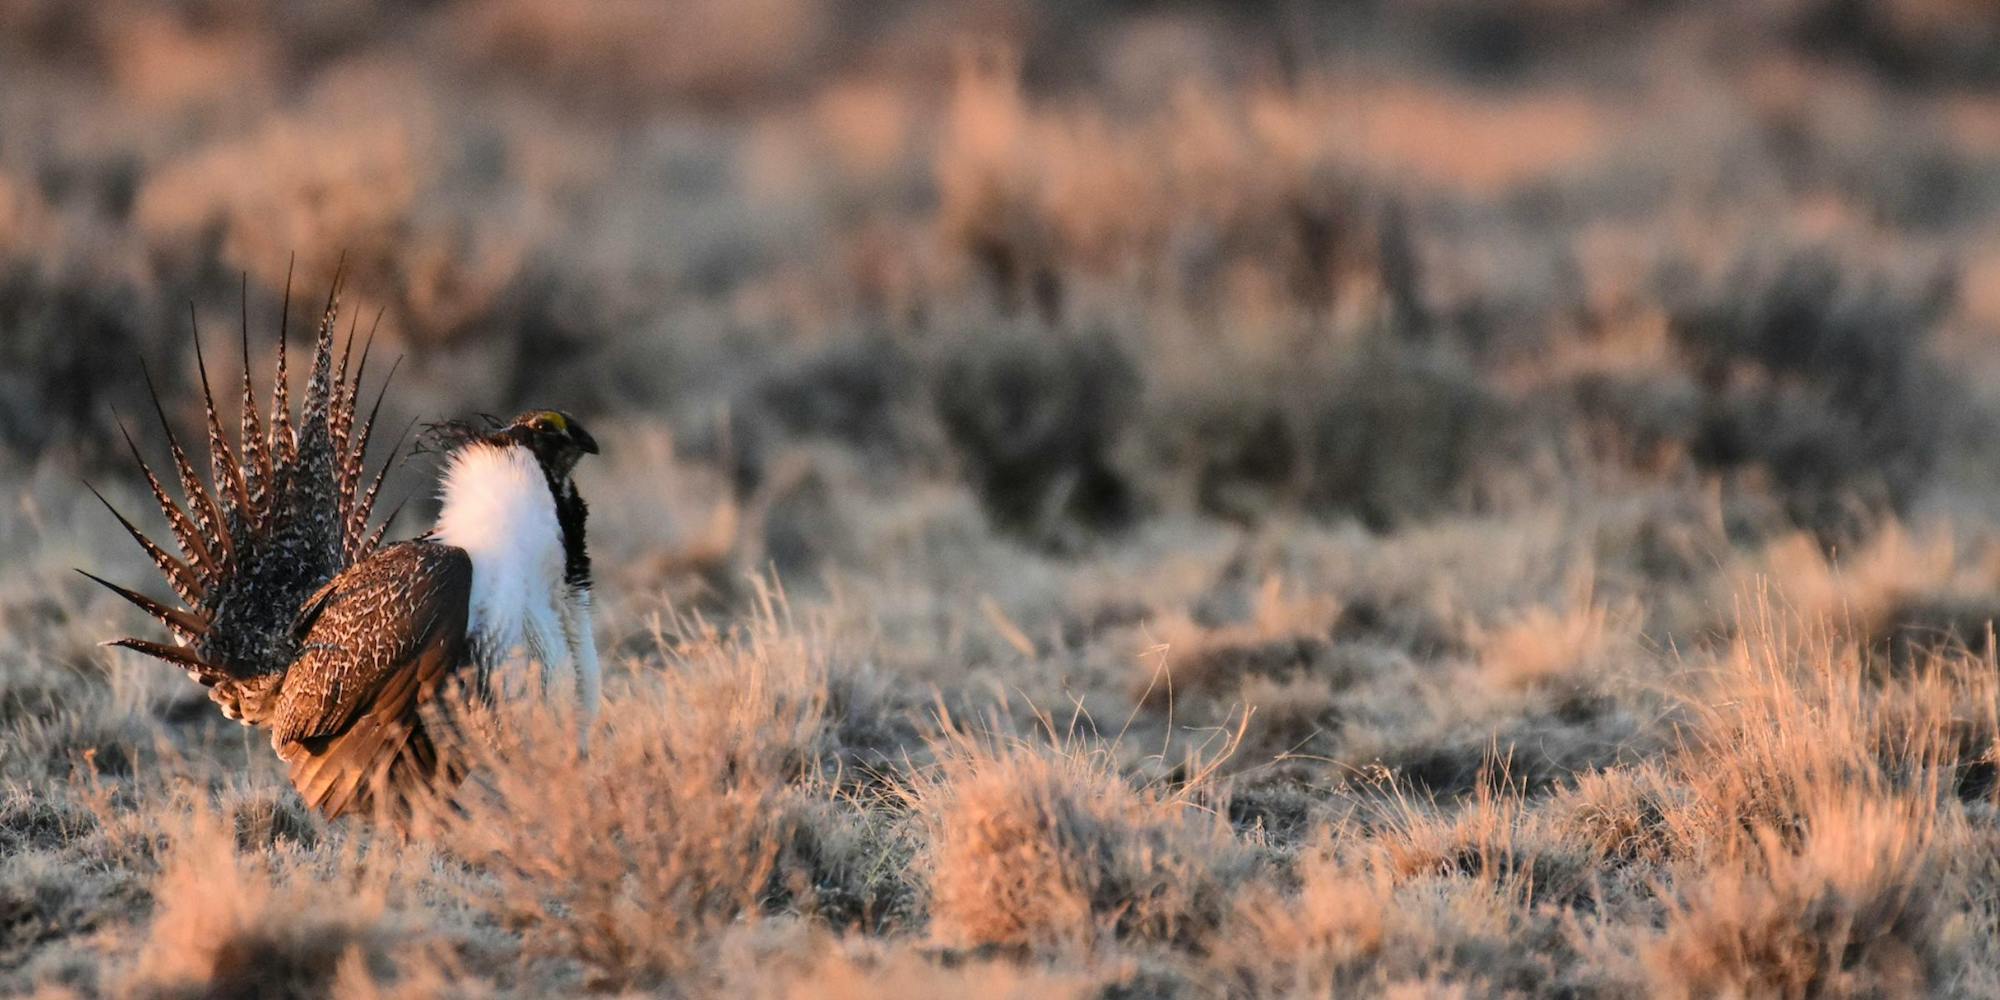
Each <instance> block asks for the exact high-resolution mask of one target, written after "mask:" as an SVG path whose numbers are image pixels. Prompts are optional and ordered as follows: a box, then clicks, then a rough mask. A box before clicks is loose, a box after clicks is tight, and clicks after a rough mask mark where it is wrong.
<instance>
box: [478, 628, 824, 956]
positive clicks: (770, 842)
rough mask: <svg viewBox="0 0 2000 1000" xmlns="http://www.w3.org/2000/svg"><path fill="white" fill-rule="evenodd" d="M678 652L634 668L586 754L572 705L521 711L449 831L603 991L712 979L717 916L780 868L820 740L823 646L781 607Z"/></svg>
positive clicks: (491, 894) (507, 898) (524, 942)
mask: <svg viewBox="0 0 2000 1000" xmlns="http://www.w3.org/2000/svg"><path fill="white" fill-rule="evenodd" d="M663 654H664V655H666V656H667V657H668V661H669V662H670V663H671V664H672V665H673V669H671V670H662V669H660V665H659V664H654V665H653V666H652V667H651V668H650V669H646V670H643V671H641V672H639V673H637V674H636V675H635V676H634V677H632V678H631V680H630V682H629V685H630V687H629V690H628V691H626V692H625V693H623V694H622V695H620V696H619V697H618V698H617V699H616V701H615V703H614V704H616V706H617V707H618V711H617V712H616V713H615V714H610V715H608V716H607V718H606V719H605V720H604V721H603V723H602V724H601V725H600V726H599V727H598V731H597V732H596V733H595V734H594V735H593V736H592V740H591V744H592V745H591V748H590V753H589V755H588V756H584V755H581V754H580V753H579V748H578V746H577V743H576V740H575V739H574V737H573V736H572V735H571V734H572V733H573V732H574V729H573V727H572V725H570V724H569V722H570V720H568V719H567V718H565V717H563V716H561V715H559V714H549V715H547V716H543V717H537V718H533V719H529V720H526V721H525V723H522V724H518V725H516V726H513V727H507V728H513V729H514V731H513V732H512V733H511V734H509V735H504V736H502V737H501V739H502V743H501V745H500V747H499V748H498V749H496V750H494V751H493V752H492V754H491V755H490V760H491V763H492V764H493V765H494V766H493V767H491V768H490V769H489V773H490V774H491V779H490V780H489V781H485V782H481V783H480V786H479V787H476V788H474V789H472V790H471V791H469V792H468V794H467V795H466V796H465V801H464V804H463V811H462V813H459V814H456V815H452V816H448V817H445V818H444V819H443V821H442V824H443V825H442V827H441V829H440V836H441V838H442V842H443V843H445V844H448V845H450V849H451V851H452V852H453V853H454V854H456V855H458V856H459V857H461V858H463V859H465V861H466V862H468V863H470V864H472V865H475V866H477V867H478V869H479V871H480V873H481V874H480V875H479V876H478V877H476V878H473V879H469V880H467V882H466V883H465V886H464V888H465V891H466V892H467V895H468V902H469V903H470V904H471V905H473V906H475V907H477V908H479V909H481V910H484V911H486V912H488V913H490V914H492V915H493V917H495V918H496V919H499V920H501V921H502V922H503V923H505V924H506V925H507V926H509V927H514V928H518V930H519V932H520V934H521V947H522V948H523V949H524V953H525V954H526V955H528V956H530V957H533V958H556V959H562V960H566V961H569V962H574V963H577V965H579V966H580V967H581V970H582V973H583V978H584V981H585V982H586V983H587V984H589V985H590V987H591V988H593V989H624V988H648V987H655V986H658V985H659V984H660V983H661V982H663V981H666V980H668V979H669V978H672V977H682V976H690V975H692V976H695V977H696V978H697V979H698V978H699V974H700V970H701V963H702V961H703V960H704V959H705V958H707V957H711V956H710V954H709V952H708V950H707V949H708V948H709V946H710V944H711V939H712V937H713V935H714V934H715V933H716V932H717V930H718V929H719V928H721V927H724V926H727V925H728V924H730V923H732V922H734V921H737V920H740V919H744V918H749V917H754V916H755V915H756V914H757V913H758V907H759V904H760V901H761V900H763V899H764V897H765V896H766V894H767V893H769V892H770V890H771V887H772V885H773V884H774V882H777V881H779V880H780V879H781V873H779V871H778V864H779V861H780V858H781V854H782V853H783V852H784V850H785V848H786V844H787V843H788V841H789V839H790V838H791V836H792V832H791V831H792V828H793V826H794V824H795V823H796V822H797V820H796V818H795V816H794V815H793V812H794V810H795V809H796V808H797V803H796V796H797V793H796V792H795V790H794V789H795V783H796V782H798V781H799V780H801V779H802V778H803V777H804V776H805V775H806V774H807V773H808V772H809V769H810V768H811V767H812V765H813V763H814V761H815V759H816V755H817V753H818V751H819V746H818V740H819V734H820V726H821V711H822V705H823V701H824V698H825V681H824V671H825V669H826V667H825V660H824V657H825V651H824V650H823V649H818V648H815V647H814V645H813V644H812V643H811V642H810V641H808V639H807V638H806V637H805V636H803V635H796V634H786V633H781V632H779V631H777V629H776V626H775V624H774V623H772V622H770V621H766V622H765V623H763V624H762V625H759V626H754V627H752V628H751V629H749V630H746V631H743V632H739V633H732V634H710V635H708V636H704V637H699V638H697V639H695V640H694V642H693V643H692V644H691V645H689V646H686V647H683V648H681V649H679V650H676V651H673V652H671V653H666V652H665V651H663ZM523 817H533V821H532V822H525V823H524V822H522V818H523Z"/></svg>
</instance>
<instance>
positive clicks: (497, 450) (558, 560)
mask: <svg viewBox="0 0 2000 1000" xmlns="http://www.w3.org/2000/svg"><path fill="white" fill-rule="evenodd" d="M439 496H440V498H441V499H442V500H443V501H444V506H443V509H441V510H440V511H439V512H438V521H437V528H436V530H435V532H434V535H435V537H436V538H437V540H438V541H440V542H443V543H444V544H446V545H453V546H457V547H458V548H461V549H464V550H465V552H466V554H467V555H469V556H471V557H472V602H471V617H470V620H469V621H468V623H467V625H468V631H470V632H471V634H472V640H473V650H474V654H475V656H477V657H478V659H479V661H480V665H481V666H482V667H484V668H486V669H489V670H492V671H494V678H495V680H496V681H497V682H498V683H497V688H498V690H499V691H500V692H501V693H502V694H503V695H505V696H511V697H519V696H521V695H523V694H525V691H524V690H523V688H524V687H525V686H526V685H525V681H526V680H527V677H528V676H530V671H529V669H528V666H529V664H530V663H531V662H534V663H539V664H540V667H541V670H540V679H541V684H542V690H543V692H544V693H545V694H546V695H554V696H561V697H571V696H582V697H583V698H584V699H585V700H584V704H582V705H581V706H580V707H581V708H582V709H583V710H584V712H585V719H586V720H588V718H589V717H590V715H592V714H594V711H595V709H596V707H597V706H596V705H595V704H591V703H590V702H591V701H594V700H595V699H594V697H592V696H594V695H595V691H594V690H593V689H594V688H595V687H596V685H595V683H594V681H595V678H592V677H586V676H584V674H585V672H586V671H587V670H589V669H590V668H591V667H594V666H595V663H587V664H586V663H581V662H579V657H578V655H577V650H576V649H575V648H574V647H575V645H576V644H577V643H576V642H574V641H573V640H572V638H571V637H572V636H573V635H575V634H576V632H577V625H578V624H581V626H582V628H583V629H584V630H586V631H587V630H588V629H589V627H590V625H589V618H588V617H587V614H588V612H587V611H585V612H584V614H585V617H583V618H582V620H581V622H580V623H579V622H578V621H577V619H576V615H577V611H578V609H577V608H575V607H573V606H572V605H573V604H574V603H575V602H576V601H577V599H578V598H577V595H576V594H574V593H573V592H572V591H571V589H570V588H569V587H568V586H567V585H565V584H564V582H563V541H562V527H561V525H560V524H558V523H557V521H556V505H555V498H554V497H553V496H551V495H550V493H549V484H548V480H547V478H545V477H544V475H543V474H542V467H541V464H540V463H539V462H537V461H536V460H535V456H534V454H533V453H532V452H530V451H529V450H528V449H526V448H507V447H496V446H493V445H488V444H473V445H467V446H466V447H463V448H460V449H459V450H458V451H456V452H454V453H453V454H452V456H451V461H450V464H449V466H448V467H447V468H446V469H445V472H444V481H443V486H442V488H441V489H440V491H439ZM592 645H593V647H594V644H592ZM594 651H595V650H594V648H593V649H592V650H591V652H594ZM591 659H593V660H594V659H595V657H591Z"/></svg>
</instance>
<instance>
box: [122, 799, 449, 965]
mask: <svg viewBox="0 0 2000 1000" xmlns="http://www.w3.org/2000/svg"><path fill="white" fill-rule="evenodd" d="M231 826H232V821H231V819H230V818H228V817H225V816H222V815H219V814H218V813H217V812H216V811H215V810H213V809H212V808H209V807H208V806H207V805H206V804H205V803H201V802H197V803H196V804H195V805H194V807H193V808H191V809H189V810H187V811H186V812H184V813H180V814H179V816H178V826H177V827H169V833H168V841H169V847H168V851H167V855H166V857H165V859H164V864H165V867H164V869H163V870H162V872H161V874H160V877H159V879H158V880H157V881H156V882H155V883H154V886H153V890H152V895H153V899H154V914H153V919H152V926H151V929H150V930H149V931H148V932H147V934H146V937H145V939H144V941H143V942H141V944H140V945H139V948H138V953H137V959H136V961H134V962H133V964H132V965H131V966H130V967H129V968H127V969H125V970H123V972H122V974H121V975H119V976H118V977H117V978H116V979H115V980H114V981H113V983H112V984H111V987H110V993H112V994H115V995H122V996H135V997H156V998H162V1000H164V998H174V997H187V998H194V997H251V996H255V997H273V998H305V997H318V996H326V995H328V994H329V992H330V991H333V990H336V989H337V988H341V987H344V988H346V989H349V990H353V989H360V988H365V987H369V986H372V985H374V984H375V983H376V982H377V981H378V980H385V979H392V978H393V977H394V976H395V968H396V962H395V961H394V960H395V958H396V957H398V956H397V955H396V953H397V952H398V951H399V950H401V949H402V948H405V947H408V946H410V945H412V944H419V943H418V942H412V941H411V940H410V939H409V938H408V937H407V936H402V935H399V933H398V932H397V931H396V929H395V928H394V927H393V926H391V924H390V922H389V921H388V920H386V919H385V913H386V898H385V896H384V894H383V892H382V888H381V886H380V885H370V884H368V883H369V880H367V879H363V880H362V882H363V884H362V886H361V887H360V889H359V891H358V892H357V891H355V889H354V888H353V887H340V888H336V887H335V886H334V885H332V884H330V883H328V882H324V881H320V880H318V879H316V878H314V877H313V876H312V874H311V873H310V872H302V871H299V870H289V871H287V870H284V869H282V868H281V869H280V870H278V871H277V872H276V873H275V874H274V872H273V870H272V869H271V868H270V867H268V866H267V862H266V860H265V859H264V858H263V857H262V856H260V855H253V854H245V853H243V852H242V851H241V850H240V849H239V848H238V846H237V840H236V837H235V835H234V831H233V830H232V829H231ZM405 957H407V956H405Z"/></svg>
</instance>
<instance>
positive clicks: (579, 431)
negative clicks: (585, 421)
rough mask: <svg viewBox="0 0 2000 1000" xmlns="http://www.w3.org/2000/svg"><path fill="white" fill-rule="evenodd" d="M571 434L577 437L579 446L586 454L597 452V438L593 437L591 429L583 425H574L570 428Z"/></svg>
mask: <svg viewBox="0 0 2000 1000" xmlns="http://www.w3.org/2000/svg"><path fill="white" fill-rule="evenodd" d="M570 436H571V437H572V438H575V439H576V446H577V448H579V449H580V450H582V452H583V453H584V454H586V455H595V454H597V439H596V438H594V437H591V436H590V432H589V431H587V430H584V429H583V428H581V427H573V428H572V429H571V430H570Z"/></svg>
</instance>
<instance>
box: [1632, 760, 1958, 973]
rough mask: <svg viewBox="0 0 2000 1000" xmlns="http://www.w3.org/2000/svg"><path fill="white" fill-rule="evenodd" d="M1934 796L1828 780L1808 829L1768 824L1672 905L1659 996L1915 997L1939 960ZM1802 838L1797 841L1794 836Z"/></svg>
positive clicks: (1654, 961) (1659, 963)
mask: <svg viewBox="0 0 2000 1000" xmlns="http://www.w3.org/2000/svg"><path fill="white" fill-rule="evenodd" d="M1939 818H1940V817H1939V816H1938V815H1937V813H1936V804H1935V803H1934V802H1931V801H1926V800H1924V799H1922V798H1919V797H1916V796H1897V797H1887V798H1885V797H1871V796H1866V795H1859V796H1855V795H1851V794H1844V793H1843V791H1842V790H1837V789H1836V790H1833V791H1830V792H1827V793H1825V794H1824V796H1823V799H1822V801H1820V802H1817V803H1815V805H1814V809H1813V812H1812V814H1811V815H1809V816H1808V817H1807V818H1806V819H1805V820H1804V822H1803V833H1802V836H1798V835H1793V834H1791V833H1789V832H1785V833H1781V832H1780V831H1778V830H1775V829H1773V828H1770V827H1762V828H1760V829H1758V830H1756V831H1755V832H1754V835H1752V836H1748V837H1745V838H1742V839H1741V840H1739V841H1738V843H1739V845H1741V849H1742V850H1743V856H1742V857H1740V858H1737V859H1734V860H1733V862H1731V863H1728V864H1724V865H1721V866H1719V867H1718V868H1717V869H1716V870H1714V871H1711V872H1710V873H1708V874H1707V875H1706V876H1705V877H1703V878H1702V879H1700V880H1699V881H1698V882H1697V883H1696V885H1695V886H1693V887H1692V888H1691V889H1689V890H1686V891H1685V892H1684V893H1683V894H1682V898H1681V899H1680V900H1679V901H1677V902H1675V903H1674V904H1673V905H1672V909H1671V911H1670V913H1669V916H1668V918H1667V924H1666V928H1665V930H1664V931H1663V932H1662V934H1661V935H1660V937H1659V939H1658V940H1657V941H1655V942H1653V943H1652V945H1651V946H1650V947H1649V948H1648V949H1647V950H1646V953H1645V961H1646V965H1647V968H1648V970H1649V971H1650V973H1651V975H1652V982H1651V984H1650V985H1651V990H1650V992H1653V993H1654V995H1656V996H1689V997H1698V996H1772V997H1807V996H1916V995H1920V994H1923V993H1926V992H1927V991H1928V987H1929V986H1930V985H1931V984H1933V983H1935V982H1936V981H1937V979H1938V977H1939V975H1940V974H1941V973H1942V972H1943V971H1944V967H1945V965H1946V955H1945V953H1944V951H1943V949H1942V948H1941V947H1940V944H1941V937H1940V930H1941V921H1942V918H1943V912H1944V911H1943V908H1942V907H1941V906H1940V905H1939V902H1938V901H1939V899H1940V897H1941V896H1942V895H1943V890H1944V886H1943V884H1942V882H1941V876H1942V872H1943V867H1942V865H1941V864H1940V858H1939V855H1938V853H1937V852H1938V850H1939V848H1940V846H1941V845H1940V844H1938V842H1937V839H1936V836H1935V831H1936V830H1937V828H1938V827H1937V824H1938V821H1939ZM1794 844H1796V846H1794Z"/></svg>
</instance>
